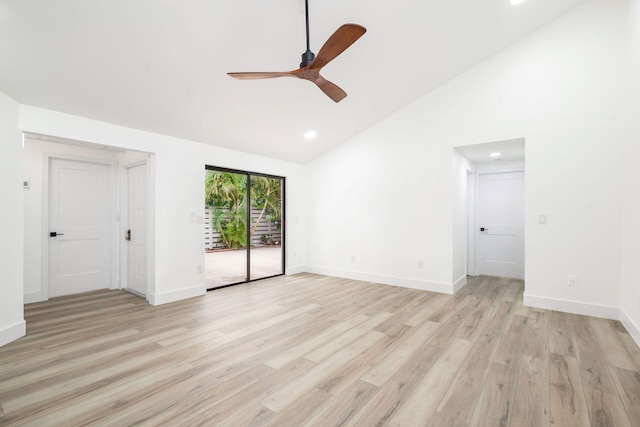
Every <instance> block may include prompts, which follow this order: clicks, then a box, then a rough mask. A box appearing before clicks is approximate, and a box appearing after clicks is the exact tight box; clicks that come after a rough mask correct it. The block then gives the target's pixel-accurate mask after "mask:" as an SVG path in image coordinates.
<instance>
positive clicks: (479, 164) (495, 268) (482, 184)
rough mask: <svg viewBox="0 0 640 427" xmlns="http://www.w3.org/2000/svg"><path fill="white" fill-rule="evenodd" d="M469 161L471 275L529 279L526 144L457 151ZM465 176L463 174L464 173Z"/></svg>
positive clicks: (465, 226)
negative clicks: (526, 231) (526, 236)
mask: <svg viewBox="0 0 640 427" xmlns="http://www.w3.org/2000/svg"><path fill="white" fill-rule="evenodd" d="M456 151H457V152H458V153H459V154H460V155H461V156H462V158H463V161H462V162H458V164H459V165H460V166H458V167H459V168H464V169H465V171H464V175H465V178H460V181H461V182H462V181H464V185H461V188H463V189H462V190H461V191H463V192H465V193H466V194H464V197H461V198H460V200H464V204H465V207H464V208H463V209H460V210H464V211H466V216H465V218H464V219H462V220H461V221H460V224H457V228H459V229H460V230H466V233H462V232H461V233H460V234H461V235H463V234H466V236H465V237H466V238H465V239H463V240H464V241H465V243H466V247H464V248H460V250H459V252H460V254H458V255H459V257H460V258H461V261H462V259H464V258H466V274H467V275H470V276H478V275H486V276H497V277H507V278H513V279H521V280H523V279H524V277H525V270H524V267H525V266H524V264H525V246H524V241H525V240H524V239H525V224H524V215H525V211H524V194H525V187H524V179H525V140H524V139H515V140H508V141H499V142H492V143H486V144H475V145H468V146H463V147H456ZM460 175H462V174H460Z"/></svg>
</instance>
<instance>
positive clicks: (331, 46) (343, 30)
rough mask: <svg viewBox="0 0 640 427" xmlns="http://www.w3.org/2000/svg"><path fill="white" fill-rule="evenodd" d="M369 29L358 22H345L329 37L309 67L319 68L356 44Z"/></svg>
mask: <svg viewBox="0 0 640 427" xmlns="http://www.w3.org/2000/svg"><path fill="white" fill-rule="evenodd" d="M366 32H367V29H366V28H364V27H363V26H362V25H358V24H344V25H343V26H342V27H340V28H338V29H337V30H336V31H335V33H333V34H332V35H331V37H329V40H327V41H326V42H325V44H324V45H323V46H322V48H321V49H320V52H318V56H316V59H315V60H314V61H313V62H312V63H311V64H310V65H309V68H311V69H316V70H319V69H321V68H322V67H324V66H325V65H327V64H328V63H329V62H331V61H333V59H334V58H336V57H337V56H338V55H340V54H341V53H342V52H344V51H345V50H346V49H347V48H348V47H349V46H351V45H352V44H354V43H355V42H356V40H358V39H359V38H360V37H362V35H363V34H364V33H366Z"/></svg>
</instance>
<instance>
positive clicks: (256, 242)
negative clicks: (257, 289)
mask: <svg viewBox="0 0 640 427" xmlns="http://www.w3.org/2000/svg"><path fill="white" fill-rule="evenodd" d="M250 182H251V221H250V224H251V229H250V231H249V234H250V240H251V245H250V254H249V255H250V256H249V260H250V262H249V267H250V269H249V271H250V275H249V277H250V280H256V279H262V278H265V277H271V276H277V275H279V274H284V267H283V259H284V253H283V249H282V248H283V245H282V241H283V233H282V219H283V216H282V205H283V203H282V199H283V194H284V181H283V179H282V178H276V177H270V176H262V175H250Z"/></svg>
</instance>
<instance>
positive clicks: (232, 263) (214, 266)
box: [204, 166, 285, 290]
mask: <svg viewBox="0 0 640 427" xmlns="http://www.w3.org/2000/svg"><path fill="white" fill-rule="evenodd" d="M204 179H205V236H204V237H205V238H204V240H205V277H206V283H207V290H213V289H219V288H224V287H227V286H233V285H238V284H242V283H247V282H251V281H255V280H260V279H266V278H269V277H275V276H280V275H283V274H284V268H285V265H284V260H285V243H284V242H285V232H284V231H285V230H284V227H283V224H284V218H285V212H284V205H285V204H284V200H285V178H284V177H279V176H274V175H267V174H261V173H254V172H247V171H241V170H235V169H227V168H220V167H214V166H205V178H204Z"/></svg>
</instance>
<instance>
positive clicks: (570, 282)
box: [567, 275, 578, 287]
mask: <svg viewBox="0 0 640 427" xmlns="http://www.w3.org/2000/svg"><path fill="white" fill-rule="evenodd" d="M567 285H569V286H571V287H576V286H578V278H577V277H576V276H572V275H569V277H568V278H567Z"/></svg>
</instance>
